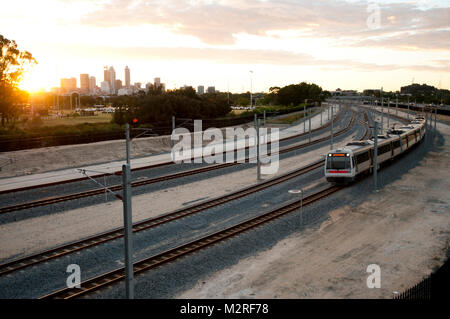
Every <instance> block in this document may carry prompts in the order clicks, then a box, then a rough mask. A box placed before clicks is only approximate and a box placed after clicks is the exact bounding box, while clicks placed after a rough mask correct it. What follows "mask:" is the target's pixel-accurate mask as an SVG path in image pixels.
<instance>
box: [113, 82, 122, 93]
mask: <svg viewBox="0 0 450 319" xmlns="http://www.w3.org/2000/svg"><path fill="white" fill-rule="evenodd" d="M114 88H115V89H116V93H117V91H119V90H120V89H121V88H122V81H121V80H116V81H115V82H114Z"/></svg>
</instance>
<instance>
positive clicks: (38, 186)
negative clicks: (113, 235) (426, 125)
mask: <svg viewBox="0 0 450 319" xmlns="http://www.w3.org/2000/svg"><path fill="white" fill-rule="evenodd" d="M344 110H345V109H343V110H341V111H339V112H338V113H337V114H336V116H335V117H334V119H333V123H336V122H337V121H338V120H339V118H340V117H341V115H342V113H343V112H344ZM330 126H331V122H330V121H328V122H327V123H326V124H325V125H322V126H320V127H318V128H315V129H312V130H311V133H315V132H317V131H320V130H323V129H325V128H328V127H330ZM308 134H309V132H304V133H300V134H296V135H292V136H288V137H284V138H282V139H280V140H279V142H284V141H287V140H290V139H295V138H299V137H303V136H306V135H308ZM267 144H268V145H270V144H271V142H269V143H267ZM248 148H249V147H246V148H245V150H247V149H248ZM194 159H195V157H194V156H192V157H191V161H193V160H194ZM172 164H173V162H164V163H159V164H152V165H147V166H142V167H137V168H132V169H131V171H140V170H146V169H152V168H157V167H162V166H168V165H172ZM110 175H122V171H116V172H113V173H104V174H97V175H93V176H91V177H92V178H100V177H104V176H110ZM87 179H88V178H87V177H80V178H76V179H70V180H65V181H58V182H51V183H45V184H40V185H33V186H27V187H20V188H16V189H11V190H4V191H0V195H3V194H8V193H15V192H20V191H26V190H30V189H36V188H42V187H48V186H55V185H63V184H68V183H72V182H79V181H84V180H87ZM0 213H1V212H0Z"/></svg>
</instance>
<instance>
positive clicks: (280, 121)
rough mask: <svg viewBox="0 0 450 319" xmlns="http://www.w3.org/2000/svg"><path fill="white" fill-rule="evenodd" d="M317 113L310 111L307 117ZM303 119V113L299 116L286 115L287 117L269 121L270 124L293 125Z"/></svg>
mask: <svg viewBox="0 0 450 319" xmlns="http://www.w3.org/2000/svg"><path fill="white" fill-rule="evenodd" d="M313 113H315V112H314V111H310V112H306V116H308V115H309V114H313ZM302 118H303V113H297V114H293V115H286V116H282V117H280V118H277V119H273V120H269V119H268V120H267V123H268V124H292V123H294V122H296V121H298V120H300V119H302Z"/></svg>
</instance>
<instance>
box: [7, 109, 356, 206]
mask: <svg viewBox="0 0 450 319" xmlns="http://www.w3.org/2000/svg"><path fill="white" fill-rule="evenodd" d="M352 112H353V111H352ZM355 121H356V116H355V112H353V114H352V118H351V120H350V122H349V124H348V125H347V127H345V128H344V129H342V130H340V131H338V132H335V133H334V134H333V135H334V136H339V135H342V134H344V133H346V132H347V131H348V130H350V128H351V127H352V126H353V125H354V122H355ZM328 139H330V136H325V137H322V138H319V139H315V140H313V141H311V142H306V143H302V144H300V145H294V146H290V147H285V148H283V149H281V150H280V151H279V152H278V153H279V154H284V153H288V152H291V151H294V150H298V149H302V148H305V147H308V146H311V145H314V144H318V143H321V142H323V141H326V140H328ZM252 159H253V158H249V157H247V158H246V159H245V162H249V161H250V160H252ZM239 164H241V163H235V162H232V163H223V164H217V165H213V166H208V167H203V168H198V169H193V170H188V171H184V172H179V173H174V174H170V175H165V176H160V177H155V178H148V179H144V180H139V181H134V182H132V183H131V186H132V187H139V186H145V185H150V184H154V183H158V182H162V181H167V180H172V179H177V178H181V177H186V176H191V175H196V174H200V173H205V172H209V171H213V170H217V169H222V168H226V167H230V166H235V165H239ZM108 188H109V189H110V190H111V191H113V192H117V191H120V190H122V185H121V184H117V185H112V186H109V187H108ZM104 193H105V189H104V188H96V189H93V190H89V191H84V192H78V193H73V194H68V195H62V196H52V197H47V198H43V199H39V200H35V201H30V202H26V203H21V204H16V205H11V206H6V207H1V208H0V214H6V213H10V212H14V211H19V210H24V209H30V208H35V207H40V206H46V205H51V204H56V203H61V202H65V201H69V200H75V199H80V198H85V197H90V196H95V195H102V194H104Z"/></svg>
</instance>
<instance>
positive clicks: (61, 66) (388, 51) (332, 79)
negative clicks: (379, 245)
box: [0, 0, 450, 92]
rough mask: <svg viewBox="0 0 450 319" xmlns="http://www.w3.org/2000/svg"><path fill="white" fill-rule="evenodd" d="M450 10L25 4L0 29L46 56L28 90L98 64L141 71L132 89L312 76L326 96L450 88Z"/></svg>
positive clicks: (7, 11)
mask: <svg viewBox="0 0 450 319" xmlns="http://www.w3.org/2000/svg"><path fill="white" fill-rule="evenodd" d="M449 7H450V1H448V0H445V1H433V2H429V1H406V0H392V1H388V0H382V1H378V2H377V3H376V4H374V3H372V2H369V1H350V0H348V1H331V0H324V1H321V2H310V1H301V0H300V1H297V2H295V3H294V2H289V1H281V0H280V1H257V0H244V1H234V0H229V1H185V2H183V1H165V2H162V3H153V4H152V5H151V6H148V5H145V2H142V1H135V2H133V1H124V0H112V1H109V2H91V1H85V0H80V1H67V2H63V1H60V0H43V1H40V2H39V3H36V2H32V1H24V0H18V1H15V2H13V3H8V4H6V5H5V8H4V10H2V12H0V26H1V28H2V32H3V33H4V36H6V37H8V38H10V39H14V40H16V41H17V43H18V44H19V47H20V48H21V49H23V50H28V51H30V52H31V53H32V54H33V56H35V57H36V59H37V60H38V63H39V64H38V65H36V66H35V67H34V68H33V69H32V70H31V71H30V72H29V73H28V74H26V76H25V80H24V81H23V83H21V88H23V89H27V90H36V89H39V88H41V87H44V88H45V89H47V90H48V89H50V88H51V87H57V86H59V80H60V79H62V78H68V77H69V78H70V77H71V76H74V75H77V78H78V75H79V74H83V73H84V74H89V75H90V76H95V77H96V79H97V80H98V81H100V79H103V74H102V73H101V71H102V70H101V68H100V69H99V68H98V66H99V65H114V66H115V67H117V70H123V69H124V68H125V66H128V67H129V68H130V69H131V70H134V71H133V75H132V78H133V80H132V82H142V83H146V82H147V81H149V80H150V79H152V78H154V77H156V76H159V77H161V78H164V79H167V80H166V88H167V89H173V88H176V87H181V86H183V85H190V86H192V87H194V88H196V87H197V86H198V85H200V84H204V85H206V86H208V85H215V87H216V88H217V89H219V90H220V91H228V87H229V91H231V92H245V91H250V86H251V84H250V83H251V81H252V85H253V89H252V91H255V92H256V91H265V92H267V91H268V89H269V88H270V87H271V86H283V85H287V84H291V83H299V82H302V81H306V82H309V83H316V84H318V85H320V86H321V87H322V88H324V89H326V90H335V89H336V88H341V89H356V90H359V91H362V90H363V89H368V88H380V87H384V89H385V90H387V91H396V90H399V89H400V87H401V86H404V85H407V84H411V82H412V79H415V81H414V82H415V83H420V84H422V83H427V84H429V85H433V86H435V87H438V88H443V89H448V88H450V62H449V61H450V59H449V56H450V55H449V52H450V50H449V49H450V48H449V43H448V41H445V39H448V38H449V36H450V24H449V21H448V16H449V13H450V8H449ZM181 12H183V14H181ZM248 12H251V13H252V14H251V16H249V15H248ZM18 26H19V27H18ZM30 29H32V30H33V32H32V33H31V32H29V30H30ZM35 34H43V35H46V36H45V37H36V36H35ZM249 70H252V71H254V74H253V79H251V78H250V74H249ZM121 72H122V71H121ZM121 78H123V76H121Z"/></svg>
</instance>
